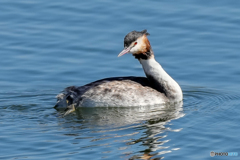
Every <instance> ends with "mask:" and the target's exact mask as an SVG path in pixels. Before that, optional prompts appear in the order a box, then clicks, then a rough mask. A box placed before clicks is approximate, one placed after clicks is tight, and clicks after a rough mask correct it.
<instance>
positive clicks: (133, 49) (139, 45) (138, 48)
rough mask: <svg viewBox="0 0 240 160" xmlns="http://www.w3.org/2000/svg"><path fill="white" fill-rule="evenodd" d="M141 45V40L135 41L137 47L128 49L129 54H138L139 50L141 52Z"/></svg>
mask: <svg viewBox="0 0 240 160" xmlns="http://www.w3.org/2000/svg"><path fill="white" fill-rule="evenodd" d="M142 45H143V44H142V38H139V39H138V40H137V45H135V46H134V47H133V48H132V49H130V51H129V52H130V53H133V54H134V53H138V52H139V50H141V48H142V47H141V46H142Z"/></svg>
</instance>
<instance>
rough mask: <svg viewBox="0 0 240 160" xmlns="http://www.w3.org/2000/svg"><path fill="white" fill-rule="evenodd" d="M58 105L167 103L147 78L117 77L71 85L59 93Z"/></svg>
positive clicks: (123, 105)
mask: <svg viewBox="0 0 240 160" xmlns="http://www.w3.org/2000/svg"><path fill="white" fill-rule="evenodd" d="M57 98H58V102H57V105H56V106H57V107H63V108H66V107H67V106H68V105H71V104H75V105H76V106H77V107H129V106H144V105H154V104H161V103H164V102H167V101H168V99H167V98H166V96H165V95H164V94H163V93H160V92H159V91H157V90H155V89H153V88H152V87H151V84H150V83H149V81H148V79H147V78H145V77H115V78H106V79H102V80H98V81H95V82H92V83H89V84H86V85H84V86H81V87H75V86H71V87H68V88H66V89H65V90H64V92H63V93H61V94H59V95H58V96H57Z"/></svg>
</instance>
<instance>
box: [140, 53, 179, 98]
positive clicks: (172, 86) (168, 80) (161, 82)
mask: <svg viewBox="0 0 240 160" xmlns="http://www.w3.org/2000/svg"><path fill="white" fill-rule="evenodd" d="M139 61H140V63H141V64H142V66H143V69H144V72H145V74H146V76H147V78H148V79H149V81H150V83H151V84H152V87H153V88H154V89H156V90H158V91H159V92H162V93H164V94H165V95H166V97H167V98H168V99H169V100H170V101H182V98H183V95H182V90H181V88H180V86H179V85H178V83H177V82H176V81H175V80H173V79H172V77H170V76H169V75H168V74H167V73H166V72H165V70H164V69H163V68H162V66H161V65H160V64H159V63H158V62H157V61H156V60H155V59H154V57H152V58H150V59H147V60H143V59H140V60H139Z"/></svg>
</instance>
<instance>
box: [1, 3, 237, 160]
mask: <svg viewBox="0 0 240 160" xmlns="http://www.w3.org/2000/svg"><path fill="white" fill-rule="evenodd" d="M239 7H240V3H239V2H238V1H224V0H220V1H202V0H201V1H187V0H183V1H161V2H159V1H131V2H114V1H107V0H106V1H101V2H98V1H86V2H81V1H71V2H70V1H61V0H58V1H46V0H45V1H44V0H43V1H28V0H22V1H6V0H3V1H1V2H0V10H1V12H0V19H1V20H0V59H1V63H0V64H1V69H0V75H1V77H0V88H1V90H0V102H1V103H0V130H1V134H0V141H1V143H0V148H1V153H0V158H1V159H155V160H156V159H162V158H164V159H222V158H223V157H214V158H212V157H210V152H211V151H215V152H238V153H239V154H240V147H239V144H240V140H239V132H240V129H239V125H238V122H239V121H240V118H239V114H240V109H239V104H240V96H239V93H240V91H239V88H240V83H239V82H240V76H239V75H240V71H239V59H240V54H239V50H240V45H239V44H240V37H239V36H240V30H239V25H240V17H239V15H240V10H239ZM143 29H148V32H149V33H150V34H151V35H150V36H149V39H150V42H151V45H152V47H153V50H154V51H155V57H156V60H157V61H159V62H160V63H161V65H162V66H163V67H164V69H165V70H166V71H167V72H168V73H169V74H170V75H171V76H172V77H173V78H174V79H175V80H176V81H177V82H179V84H180V85H181V87H182V89H183V94H184V100H183V104H177V105H175V106H155V107H136V108H131V109H127V108H98V109H80V110H78V111H77V112H76V113H74V114H72V115H70V116H67V117H64V118H63V117H62V113H61V112H58V111H56V110H55V109H54V108H53V106H54V104H55V102H56V100H55V98H54V97H55V96H56V95H57V94H58V93H59V92H60V91H61V90H63V88H65V87H67V86H70V85H84V84H86V83H88V82H92V81H95V80H98V79H101V78H105V77H114V76H144V73H143V71H142V68H141V66H140V64H139V62H138V61H137V60H135V59H134V58H133V57H132V56H130V55H124V56H123V57H121V58H117V55H118V53H119V52H120V51H121V50H122V49H123V38H124V36H125V35H126V34H127V33H128V32H130V31H132V30H143ZM226 158H227V159H239V156H238V157H224V159H226Z"/></svg>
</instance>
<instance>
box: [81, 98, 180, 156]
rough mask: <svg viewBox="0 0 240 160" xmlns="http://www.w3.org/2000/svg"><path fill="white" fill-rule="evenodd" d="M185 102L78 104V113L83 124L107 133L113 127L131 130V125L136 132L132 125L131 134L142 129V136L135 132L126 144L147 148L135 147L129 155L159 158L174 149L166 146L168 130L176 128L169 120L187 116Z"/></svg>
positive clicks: (118, 129) (117, 129)
mask: <svg viewBox="0 0 240 160" xmlns="http://www.w3.org/2000/svg"><path fill="white" fill-rule="evenodd" d="M182 104H183V103H182V102H180V103H174V104H166V105H161V106H159V105H158V106H145V107H132V108H120V107H119V108H118V107H113V108H110V107H108V108H106V107H103V108H101V107H99V108H96V107H95V108H78V109H77V110H76V114H77V117H78V118H79V119H81V123H82V125H84V126H88V128H94V129H96V128H98V129H99V130H97V132H99V133H100V132H101V134H104V136H105V137H106V136H107V135H108V133H109V132H112V131H113V130H114V131H115V132H117V131H120V130H121V131H123V130H127V128H128V127H129V126H131V132H132V133H129V129H128V131H126V133H127V134H128V135H131V134H133V133H136V131H140V132H141V135H140V137H139V135H138V136H135V138H131V140H130V141H128V142H126V143H125V144H126V146H132V145H138V146H141V147H140V148H142V149H143V148H145V149H143V150H138V151H134V153H132V154H129V153H127V155H126V156H130V157H128V158H129V159H154V160H157V159H161V158H162V157H163V154H164V153H168V152H172V150H171V147H169V146H166V144H165V143H166V142H168V138H167V132H168V131H170V132H171V131H173V130H172V129H171V128H169V125H168V126H166V124H169V122H170V121H171V120H173V119H178V118H180V117H182V116H184V114H183V113H182ZM177 131H180V129H179V130H174V132H177ZM94 132H96V130H94ZM118 136H119V135H118ZM95 138H96V139H97V138H99V137H95ZM114 138H115V139H116V138H117V136H115V137H114ZM126 139H128V138H127V137H126ZM136 153H138V154H136ZM123 154H125V153H123ZM154 157H157V158H154Z"/></svg>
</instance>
